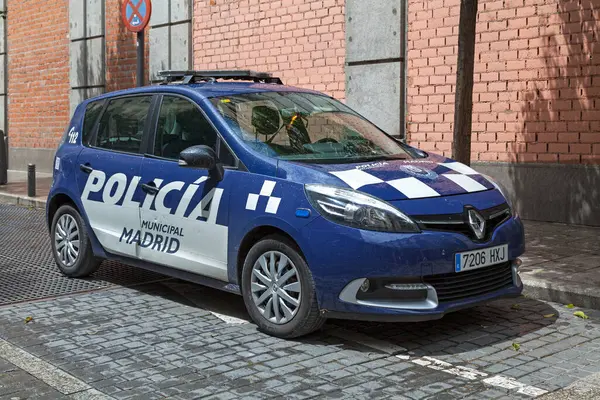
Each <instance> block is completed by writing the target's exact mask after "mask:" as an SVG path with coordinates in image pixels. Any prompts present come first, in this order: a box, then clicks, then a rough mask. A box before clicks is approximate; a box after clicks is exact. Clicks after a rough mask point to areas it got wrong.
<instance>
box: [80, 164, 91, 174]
mask: <svg viewBox="0 0 600 400" xmlns="http://www.w3.org/2000/svg"><path fill="white" fill-rule="evenodd" d="M79 169H80V170H82V171H83V172H85V173H86V174H91V173H92V171H93V170H94V168H92V167H90V164H81V165H80V166H79Z"/></svg>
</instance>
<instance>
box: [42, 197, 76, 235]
mask: <svg viewBox="0 0 600 400" xmlns="http://www.w3.org/2000/svg"><path fill="white" fill-rule="evenodd" d="M65 204H69V205H70V206H72V207H73V208H75V209H76V210H77V212H79V213H80V214H81V210H80V209H79V207H78V206H77V203H76V202H75V201H74V200H73V199H72V198H71V196H69V195H68V194H65V193H57V194H56V195H54V196H52V199H50V201H49V202H48V206H47V212H46V226H47V227H48V229H50V228H51V225H52V220H53V219H54V215H55V214H56V212H57V211H58V209H59V208H60V207H61V206H63V205H65Z"/></svg>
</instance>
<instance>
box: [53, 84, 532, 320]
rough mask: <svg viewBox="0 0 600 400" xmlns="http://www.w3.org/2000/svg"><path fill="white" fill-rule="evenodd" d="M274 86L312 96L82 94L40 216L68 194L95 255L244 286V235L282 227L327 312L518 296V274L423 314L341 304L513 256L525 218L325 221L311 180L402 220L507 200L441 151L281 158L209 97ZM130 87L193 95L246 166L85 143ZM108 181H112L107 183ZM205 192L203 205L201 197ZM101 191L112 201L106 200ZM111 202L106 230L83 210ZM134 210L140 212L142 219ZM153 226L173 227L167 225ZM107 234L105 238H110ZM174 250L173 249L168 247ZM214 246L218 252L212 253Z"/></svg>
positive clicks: (237, 87) (211, 89) (179, 89)
mask: <svg viewBox="0 0 600 400" xmlns="http://www.w3.org/2000/svg"><path fill="white" fill-rule="evenodd" d="M273 90H277V91H280V92H281V91H302V92H306V93H317V92H313V91H309V90H304V89H298V88H291V87H286V86H280V85H277V86H276V87H274V85H270V84H242V83H218V84H208V83H207V84H193V85H177V86H175V85H174V86H153V87H147V88H140V89H133V90H126V91H121V92H113V93H109V94H105V95H102V96H99V97H96V98H93V99H90V100H87V101H85V102H83V103H82V104H80V105H79V106H78V107H77V109H76V111H75V114H74V116H73V119H72V121H71V124H70V125H69V127H68V128H67V131H66V132H65V138H64V139H63V143H62V144H61V146H60V147H59V149H58V150H57V153H56V162H55V170H54V180H53V185H52V188H51V190H50V194H49V196H48V199H49V201H48V206H47V212H48V213H49V214H50V213H51V212H52V207H54V205H53V204H55V202H53V200H55V199H57V198H59V196H67V197H68V198H70V199H71V201H72V202H73V203H74V205H75V206H76V207H77V208H78V209H79V210H80V211H81V214H82V217H83V219H84V221H85V223H86V225H87V228H88V229H87V230H88V232H89V234H90V237H91V240H92V248H93V251H94V253H95V254H96V255H97V256H99V257H102V258H114V259H118V260H127V259H128V258H129V259H131V261H136V262H138V263H139V261H147V262H149V263H156V264H158V265H165V266H170V265H169V263H170V262H169V260H170V258H169V257H172V259H176V258H177V257H179V259H180V260H181V263H182V264H181V265H185V266H182V267H181V268H182V269H184V270H186V271H188V272H192V273H204V271H208V272H206V273H205V275H206V276H208V277H211V278H214V279H219V280H222V281H224V282H226V283H230V284H240V282H239V278H238V276H239V268H240V265H239V257H238V255H239V252H240V249H241V244H242V243H243V241H244V238H246V237H247V235H249V233H251V232H253V231H254V230H256V229H259V228H265V227H270V228H275V229H278V230H280V231H283V232H284V233H285V234H287V235H288V236H289V237H291V238H292V239H293V240H294V241H295V242H296V243H297V245H298V247H299V248H300V250H301V252H302V254H303V255H304V257H305V258H306V261H307V263H308V265H309V267H310V269H311V272H312V274H313V278H314V282H315V285H316V292H317V298H318V303H319V307H320V308H321V309H323V310H327V311H331V312H339V313H348V314H368V315H372V314H377V315H397V316H398V315H399V316H402V315H406V316H411V315H419V316H423V317H425V318H427V317H431V318H435V317H439V316H440V315H443V314H444V313H445V312H447V311H451V310H453V309H456V308H460V307H463V306H468V305H471V304H476V303H478V302H480V301H488V300H490V299H493V298H497V297H499V296H505V295H509V296H513V295H518V294H519V293H520V291H521V289H522V287H521V286H520V283H519V282H515V284H514V285H513V286H511V287H507V288H504V289H502V290H501V291H499V292H495V293H488V294H485V295H482V296H478V297H474V298H468V299H460V300H457V301H455V302H450V303H444V304H440V305H439V306H438V307H436V308H433V309H427V310H410V309H393V308H387V307H375V306H367V305H362V304H353V303H349V302H346V301H343V300H341V299H340V293H341V292H342V291H343V290H344V288H345V287H346V286H347V285H348V284H349V283H350V282H351V281H353V280H356V279H359V278H365V277H373V278H396V277H422V276H429V275H439V274H448V273H452V272H454V262H455V261H454V257H455V254H456V253H459V252H465V251H471V250H476V249H481V248H487V247H493V246H499V245H508V251H509V260H511V261H514V260H516V259H517V258H518V257H519V256H520V255H521V254H522V253H523V252H524V237H523V226H522V223H521V221H520V219H519V218H518V216H515V215H512V216H509V217H508V218H507V219H506V220H505V221H503V222H502V223H501V224H500V225H499V226H497V227H496V229H495V230H494V232H493V234H492V235H491V237H490V238H489V239H488V240H486V241H479V242H478V241H474V240H472V239H471V238H469V237H467V236H466V235H464V234H461V233H457V232H450V231H435V230H423V231H422V232H420V233H385V232H376V231H367V230H361V229H356V228H350V227H348V226H343V225H339V224H336V223H333V222H331V221H329V220H327V219H325V218H324V217H323V216H321V215H320V214H319V212H318V211H317V210H316V209H314V208H313V206H312V205H311V203H310V202H309V200H308V199H307V195H306V193H305V185H306V184H322V185H331V186H337V187H342V188H348V189H350V188H352V189H355V190H358V191H361V192H364V193H367V194H369V195H371V196H374V197H377V198H379V199H382V200H384V201H386V202H388V203H390V204H391V205H393V206H394V207H396V208H397V209H399V210H400V211H402V212H403V213H405V214H406V215H409V216H428V215H442V214H443V215H446V214H460V213H463V211H464V209H465V205H469V206H472V207H475V208H476V209H480V210H483V209H488V208H492V207H496V206H499V205H502V204H504V203H506V199H505V198H504V196H503V195H502V193H501V192H500V191H499V190H498V189H497V188H496V187H495V185H494V184H493V183H492V182H490V181H489V180H488V179H487V178H486V177H484V176H482V175H480V174H478V173H476V172H475V171H473V170H471V169H470V168H468V167H466V166H464V165H462V164H459V163H455V162H454V161H452V160H450V159H448V158H445V157H442V156H438V155H428V156H427V157H426V158H423V159H408V160H384V161H376V162H370V163H353V164H311V163H308V162H294V161H284V160H278V159H276V158H272V157H269V156H268V155H265V154H263V153H262V152H260V151H258V150H257V149H256V148H253V147H251V146H249V145H248V144H247V143H245V142H244V141H243V140H242V139H241V137H240V135H237V134H236V132H235V131H234V130H233V129H232V128H231V126H230V125H229V124H228V123H227V121H225V119H224V118H223V117H222V116H221V114H219V113H218V112H217V110H216V109H215V108H214V107H213V106H212V104H211V103H210V101H209V99H210V98H211V97H214V96H234V95H236V94H243V93H259V92H265V91H273ZM131 94H152V95H159V94H160V95H166V94H176V95H180V96H185V97H186V98H188V99H189V100H190V101H191V102H194V103H196V104H197V105H198V106H199V107H200V108H201V109H202V110H203V112H204V113H205V115H206V117H207V118H208V120H209V121H210V123H211V124H212V125H213V126H214V128H215V129H216V130H217V131H218V132H219V133H220V135H221V136H222V139H223V140H224V141H225V143H226V144H227V146H228V147H229V148H230V149H231V151H232V152H233V153H234V154H235V156H236V157H237V158H238V159H239V161H240V165H241V166H243V168H242V167H241V168H239V169H226V171H225V175H224V179H223V180H222V181H221V182H213V181H211V178H210V177H209V176H208V172H207V171H205V170H204V171H203V170H197V169H185V168H181V167H179V166H178V165H177V163H176V162H172V161H165V160H158V159H154V158H149V157H144V156H143V155H129V154H124V153H119V152H111V151H105V150H99V149H96V148H93V147H88V146H84V145H82V143H81V135H75V133H78V132H81V131H82V126H83V118H84V112H85V108H86V106H87V104H89V102H91V101H98V100H103V99H112V98H114V97H118V96H123V95H131ZM81 165H89V166H91V167H92V168H93V169H94V171H95V172H94V174H92V175H93V176H92V175H90V174H89V173H86V172H84V171H82V170H81V169H80V166H81ZM153 180H157V181H156V182H159V184H158V186H159V188H165V187H167V186H168V185H169V184H170V185H171V186H169V187H170V189H169V191H168V192H167V193H165V194H164V195H161V196H160V200H156V198H154V197H152V198H151V197H149V196H150V195H149V194H148V193H146V192H144V190H142V188H141V187H140V186H139V185H140V184H141V183H144V182H149V181H153ZM111 182H112V184H113V185H114V188H117V189H114V188H113V189H111V188H107V185H109V184H111ZM405 183H410V185H409V186H410V187H409V188H408V189H404V186H403V184H405ZM119 185H122V192H123V193H121V194H120V195H119V196H117V194H118V193H115V190H117V191H118V190H120V189H119V188H120V187H121V186H119ZM161 190H162V189H161ZM165 190H166V189H165ZM156 196H158V195H156ZM206 196H209V201H207V204H204V203H202V202H203V201H204V200H205V198H206ZM211 196H212V197H211ZM117 197H118V198H117ZM107 199H108V200H109V203H110V202H112V204H110V207H108V206H107ZM110 199H113V200H110ZM210 199H212V200H210ZM215 199H218V200H219V201H215ZM215 203H216V204H215ZM182 204H183V205H182ZM125 205H126V206H127V207H129V208H128V209H127V210H126V212H125V211H123V207H125ZM200 205H202V206H203V207H205V206H206V207H205V208H206V210H204V209H203V210H200V208H199V207H200ZM111 210H113V211H114V210H120V211H118V212H122V215H123V219H124V221H123V224H122V226H121V225H120V226H118V227H115V228H114V232H109V231H110V230H111V229H112V228H111V227H107V226H104V225H103V222H102V221H95V220H93V221H91V220H90V216H93V218H92V219H98V218H99V216H101V215H106V214H107V213H108V214H110V213H111ZM198 210H199V211H198ZM196 211H198V212H196ZM115 212H117V211H115ZM161 213H162V214H161ZM119 215H121V214H119ZM136 218H139V220H138V222H137V223H136V222H135V219H136ZM161 218H162V219H161ZM126 221H130V222H126ZM161 221H162V222H164V224H165V225H169V224H170V225H172V226H175V225H177V224H181V225H177V226H182V227H184V228H182V230H181V231H177V235H179V236H178V237H177V238H175V239H176V240H177V242H178V243H177V246H174V247H169V246H167V245H166V243H171V242H168V241H169V240H173V238H174V237H175V236H177V235H171V236H173V237H171V238H169V237H167V235H165V237H164V238H163V239H161V240H164V242H161V243H165V244H164V245H161V244H158V245H157V246H154V244H156V243H154V244H153V245H152V247H148V246H150V245H148V246H146V245H147V244H148V242H144V239H143V238H144V235H145V234H147V233H149V232H150V231H151V230H152V229H150V228H148V227H149V226H151V225H150V224H152V223H157V224H158V223H161ZM165 221H166V222H165ZM49 222H51V221H49ZM160 229H167V231H168V230H169V229H171V231H172V230H173V229H174V228H164V227H163V228H160ZM202 229H208V231H207V232H209V234H207V235H208V236H210V235H212V236H214V237H218V238H223V240H224V241H225V242H226V243H223V244H222V246H221V244H219V246H217V247H219V249H218V250H214V249H212V248H211V246H214V243H212V242H210V243H209V241H210V240H217V239H214V237H213V238H212V239H211V238H207V239H206V240H207V244H206V245H204V244H203V243H199V244H198V245H197V246H195V245H193V243H192V240H193V239H194V238H196V237H202V234H203V233H202V232H203V231H202ZM137 231H139V236H140V238H139V239H137V242H136V240H135V239H134V238H133V235H135V232H137ZM99 232H100V233H99ZM171 233H172V232H171ZM102 235H104V236H102ZM111 235H112V236H111ZM119 235H120V236H119ZM157 235H158V234H157V232H156V230H155V231H153V233H152V235H151V236H152V239H151V240H156V239H157ZM198 235H200V236H198ZM108 236H111V238H110V239H106V238H107V237H108ZM103 237H104V239H103ZM209 239H210V240H209ZM107 240H108V241H107ZM149 240H150V239H149ZM103 241H104V243H108V242H110V243H113V246H114V248H113V249H112V250H111V249H107V247H106V245H102V242H103ZM130 242H131V243H130ZM219 243H220V242H219ZM175 247H177V251H175V252H173V253H170V250H173V249H174V248H175ZM221 247H222V248H221ZM157 249H158V250H157ZM161 249H163V250H161ZM159 250H161V251H159ZM213 250H214V251H215V252H218V255H215V254H216V253H215V254H213V253H211V252H212V251H213ZM153 251H154V252H153ZM159 253H160V254H159ZM209 253H210V254H209Z"/></svg>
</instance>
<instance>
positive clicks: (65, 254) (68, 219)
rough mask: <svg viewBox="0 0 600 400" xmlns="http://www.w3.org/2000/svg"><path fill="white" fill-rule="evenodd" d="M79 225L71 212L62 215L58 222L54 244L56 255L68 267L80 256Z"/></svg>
mask: <svg viewBox="0 0 600 400" xmlns="http://www.w3.org/2000/svg"><path fill="white" fill-rule="evenodd" d="M79 243H80V236H79V226H78V225H77V221H75V218H73V216H71V215H69V214H64V215H63V216H61V217H60V218H59V219H58V221H57V223H56V230H55V235H54V244H55V248H56V255H57V256H58V258H59V259H60V261H61V262H62V263H63V264H64V265H65V266H67V267H71V266H73V264H75V263H76V262H77V258H78V257H79Z"/></svg>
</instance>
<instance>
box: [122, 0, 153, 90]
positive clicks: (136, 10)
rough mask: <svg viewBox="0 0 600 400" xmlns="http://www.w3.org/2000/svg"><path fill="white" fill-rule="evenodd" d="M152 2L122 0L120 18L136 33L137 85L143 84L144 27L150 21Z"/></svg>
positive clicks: (146, 0)
mask: <svg viewBox="0 0 600 400" xmlns="http://www.w3.org/2000/svg"><path fill="white" fill-rule="evenodd" d="M151 15H152V2H151V1H150V0H124V1H123V5H122V6H121V18H122V19H123V23H124V24H125V27H126V28H127V29H128V30H129V31H131V32H135V33H136V34H137V86H138V87H139V86H144V74H145V72H144V66H145V65H146V62H145V60H144V55H145V48H146V47H145V43H144V29H145V28H146V26H147V25H148V23H149V22H150V16H151Z"/></svg>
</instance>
